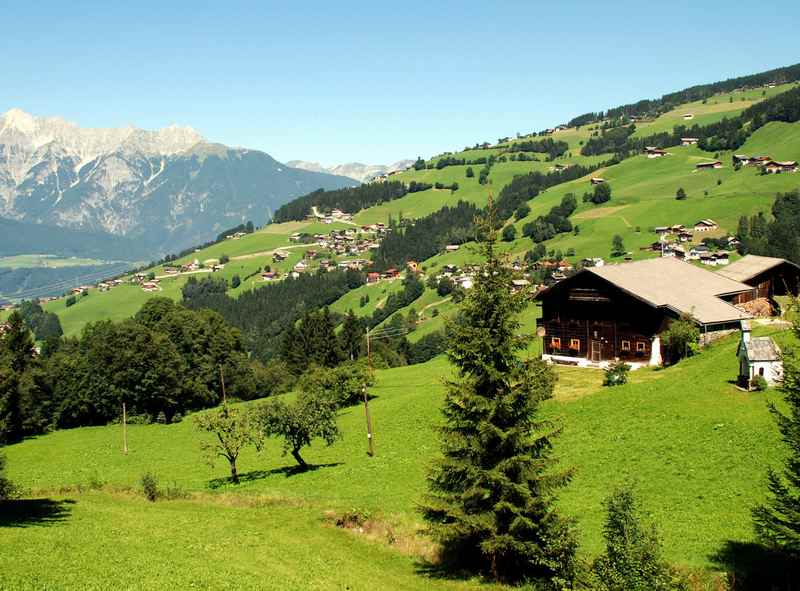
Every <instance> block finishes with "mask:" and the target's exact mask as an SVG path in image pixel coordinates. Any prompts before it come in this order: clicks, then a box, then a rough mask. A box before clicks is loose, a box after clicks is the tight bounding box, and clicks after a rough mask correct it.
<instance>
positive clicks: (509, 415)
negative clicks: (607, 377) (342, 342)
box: [421, 205, 576, 589]
mask: <svg viewBox="0 0 800 591" xmlns="http://www.w3.org/2000/svg"><path fill="white" fill-rule="evenodd" d="M491 212H492V208H491V205H490V213H489V215H488V216H487V220H484V224H483V225H484V231H483V232H481V234H482V235H483V236H485V238H484V239H483V244H482V246H483V253H484V255H485V259H486V263H485V264H484V265H483V266H482V268H481V269H480V271H479V272H478V273H477V274H476V280H475V285H474V287H473V288H472V289H471V290H469V292H468V295H467V296H466V298H465V299H464V300H463V303H462V304H461V307H460V315H459V317H458V319H457V320H455V321H454V322H452V323H451V324H450V326H449V329H448V330H449V335H448V336H449V347H448V356H449V358H450V361H451V362H452V363H453V364H454V365H455V367H456V368H457V370H458V377H457V378H456V379H454V380H451V381H448V382H447V384H446V385H447V394H446V398H445V405H444V417H445V424H444V426H443V427H442V428H441V435H440V438H441V446H442V456H443V457H442V458H441V459H440V460H439V461H437V462H436V463H435V465H434V466H433V468H432V470H431V473H430V475H429V478H428V487H429V493H428V495H427V496H426V497H425V499H424V500H423V502H422V505H421V512H422V515H423V517H424V519H425V520H426V521H427V522H428V528H429V532H430V534H431V535H432V536H433V537H434V538H435V539H436V540H438V541H439V542H440V543H441V544H442V545H443V548H444V551H445V556H446V557H450V556H452V557H454V558H455V557H457V558H456V559H457V560H458V562H459V563H460V564H461V565H464V566H467V567H468V568H476V567H477V568H479V569H480V570H482V571H483V572H486V573H488V574H490V575H491V576H492V577H494V578H495V579H496V580H502V581H508V582H518V581H524V580H532V581H538V582H540V583H541V584H544V585H545V586H551V585H552V586H553V587H557V588H559V589H560V588H563V587H566V586H569V585H570V584H571V581H572V579H573V578H574V570H575V551H576V541H575V537H574V534H573V532H572V529H571V526H570V523H569V522H568V521H567V520H566V519H564V518H563V517H561V516H560V515H559V514H558V512H557V511H556V510H555V507H554V502H555V493H556V492H557V491H558V490H559V489H560V488H561V487H563V486H565V485H566V484H567V483H568V482H569V480H570V478H571V475H572V472H571V470H559V469H558V468H557V467H556V463H557V461H556V459H555V458H554V457H553V456H552V440H553V438H554V437H555V436H557V435H558V434H559V433H560V428H558V427H556V426H554V425H553V424H552V423H551V422H549V421H547V420H545V419H543V418H542V417H541V416H540V414H539V405H540V403H541V402H542V401H543V400H546V399H547V398H550V397H551V396H552V393H553V386H554V383H555V374H554V373H553V371H552V369H550V368H549V367H548V366H547V365H546V364H545V363H544V362H542V361H541V360H539V359H522V358H521V357H520V355H521V353H522V352H523V351H524V350H525V348H526V346H527V344H528V342H529V340H530V336H528V335H521V334H519V333H520V323H519V321H518V320H517V319H516V316H517V315H518V314H519V312H521V311H522V310H523V309H524V308H525V306H526V305H527V301H528V295H527V294H525V292H519V293H517V294H512V293H511V291H510V289H509V288H510V282H511V279H512V272H511V271H510V269H509V268H508V267H507V266H506V265H505V264H504V262H503V261H502V260H501V258H500V256H499V255H498V254H497V252H496V247H497V233H496V231H495V230H494V224H493V221H494V220H493V219H492V218H493V214H492V213H491ZM558 585H561V587H558Z"/></svg>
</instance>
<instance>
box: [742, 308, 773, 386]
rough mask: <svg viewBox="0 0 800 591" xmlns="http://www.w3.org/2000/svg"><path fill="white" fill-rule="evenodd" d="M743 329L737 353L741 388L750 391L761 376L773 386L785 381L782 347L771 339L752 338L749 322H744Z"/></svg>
mask: <svg viewBox="0 0 800 591" xmlns="http://www.w3.org/2000/svg"><path fill="white" fill-rule="evenodd" d="M741 327H742V336H741V339H740V341H739V348H738V349H737V351H736V355H737V357H738V358H739V379H738V380H737V383H738V384H739V386H740V387H742V388H746V389H748V390H749V389H750V388H751V387H752V386H753V381H754V380H755V378H756V376H761V377H762V378H764V379H765V380H766V382H767V384H769V385H771V386H772V385H775V384H777V383H780V382H781V381H783V356H782V354H781V349H780V347H778V345H776V344H775V341H773V340H772V339H771V338H770V337H754V336H752V335H751V329H750V321H749V320H742V325H741Z"/></svg>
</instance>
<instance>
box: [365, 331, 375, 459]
mask: <svg viewBox="0 0 800 591" xmlns="http://www.w3.org/2000/svg"><path fill="white" fill-rule="evenodd" d="M369 336H370V335H369V328H367V362H368V363H369V375H370V376H372V350H371V348H370V343H369ZM363 390H364V416H365V417H366V418H367V455H368V456H369V457H372V456H374V455H375V444H374V443H373V441H372V417H370V416H369V393H368V392H367V385H366V384H364V389H363Z"/></svg>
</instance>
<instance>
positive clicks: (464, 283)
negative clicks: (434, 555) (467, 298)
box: [453, 275, 475, 289]
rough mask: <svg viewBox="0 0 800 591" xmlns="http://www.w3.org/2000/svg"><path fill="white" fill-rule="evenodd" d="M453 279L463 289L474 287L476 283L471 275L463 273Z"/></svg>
mask: <svg viewBox="0 0 800 591" xmlns="http://www.w3.org/2000/svg"><path fill="white" fill-rule="evenodd" d="M453 281H454V283H455V284H456V285H458V286H459V287H460V288H461V289H472V287H473V286H474V285H475V283H474V281H473V280H472V276H471V275H461V276H459V277H456V278H454V280H453Z"/></svg>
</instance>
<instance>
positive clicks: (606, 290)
mask: <svg viewBox="0 0 800 591" xmlns="http://www.w3.org/2000/svg"><path fill="white" fill-rule="evenodd" d="M731 267H733V265H731ZM755 292H756V290H755V289H753V287H752V286H751V285H748V284H747V283H744V282H740V281H736V280H734V279H731V278H729V277H726V276H723V275H722V274H718V273H714V272H712V271H707V270H705V269H701V268H699V267H696V266H694V265H692V264H690V263H686V262H683V261H680V260H677V259H676V258H671V257H669V258H657V259H648V260H644V261H637V262H633V263H623V264H619V265H605V266H603V267H592V268H585V269H582V270H581V271H579V272H578V273H576V274H575V275H573V276H572V277H569V278H567V279H565V280H563V281H561V282H560V283H557V284H555V285H553V286H551V287H550V288H548V289H546V290H544V291H542V292H540V293H539V294H538V295H537V300H539V301H541V303H542V317H541V318H540V319H539V321H538V322H537V325H538V327H539V334H542V332H543V334H544V346H543V355H542V357H543V358H544V359H546V360H548V361H553V362H558V363H567V364H572V365H579V366H594V367H597V366H603V365H605V364H606V363H607V362H609V361H612V360H615V359H622V360H624V361H626V362H628V363H630V364H632V365H634V366H635V367H636V366H642V365H659V364H660V363H661V361H662V351H661V341H660V337H659V335H660V334H661V333H662V332H663V331H664V330H666V329H667V328H668V327H669V324H670V323H671V322H672V321H673V320H675V319H678V318H680V317H681V315H684V314H686V315H691V316H692V317H693V318H694V320H695V322H696V323H697V324H698V326H699V328H700V331H701V334H702V335H703V340H704V341H709V340H712V339H713V338H714V337H715V336H716V335H719V334H725V333H726V332H728V331H731V330H737V329H738V328H739V326H740V321H741V320H746V319H749V318H751V315H750V314H749V313H747V312H744V311H742V310H740V309H739V308H737V307H736V306H737V305H740V304H744V303H746V302H749V301H751V300H752V299H753V298H754V297H755ZM542 329H543V331H542Z"/></svg>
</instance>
